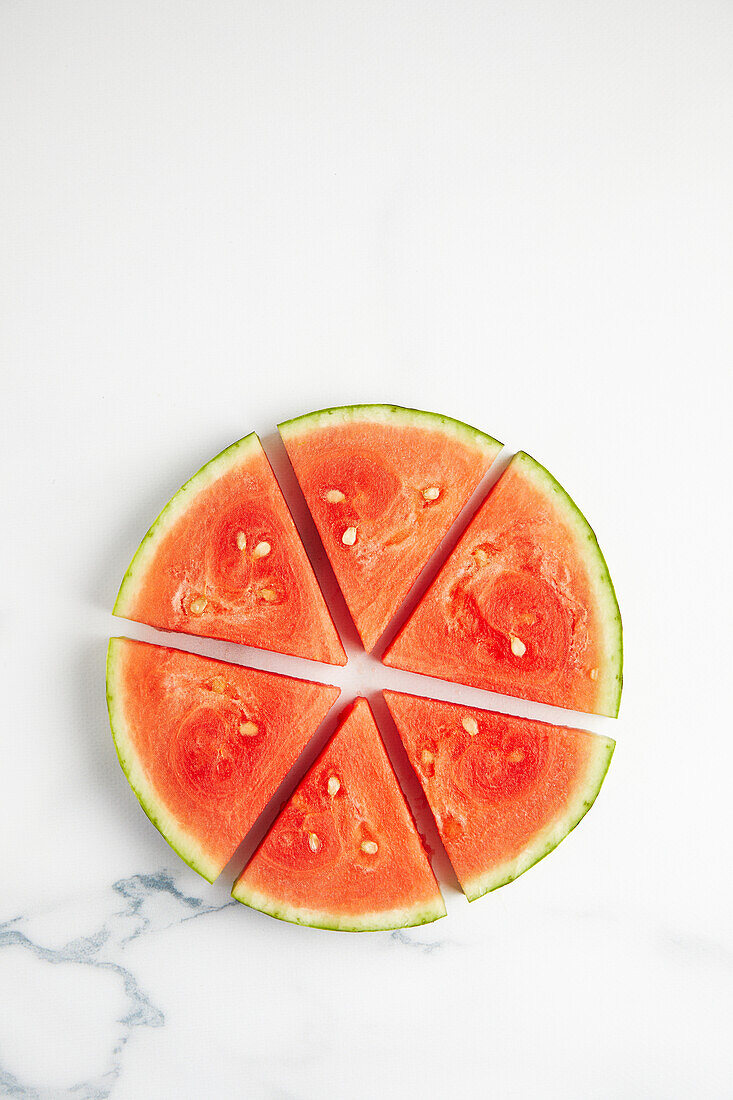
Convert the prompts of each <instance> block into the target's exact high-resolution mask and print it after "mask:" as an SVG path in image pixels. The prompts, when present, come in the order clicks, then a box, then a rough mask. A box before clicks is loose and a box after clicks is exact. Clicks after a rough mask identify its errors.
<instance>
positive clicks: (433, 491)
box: [422, 485, 440, 500]
mask: <svg viewBox="0 0 733 1100" xmlns="http://www.w3.org/2000/svg"><path fill="white" fill-rule="evenodd" d="M422 495H423V497H424V498H425V500H437V499H438V497H439V496H440V489H439V488H438V486H437V485H431V486H430V488H429V489H423V491H422Z"/></svg>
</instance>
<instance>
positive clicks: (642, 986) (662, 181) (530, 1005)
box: [0, 0, 733, 1100]
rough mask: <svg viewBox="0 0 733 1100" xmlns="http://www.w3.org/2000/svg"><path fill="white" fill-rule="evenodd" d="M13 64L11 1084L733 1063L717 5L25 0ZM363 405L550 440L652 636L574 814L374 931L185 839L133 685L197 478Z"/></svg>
mask: <svg viewBox="0 0 733 1100" xmlns="http://www.w3.org/2000/svg"><path fill="white" fill-rule="evenodd" d="M0 82H1V83H2V87H1V88H0V147H1V148H2V149H3V160H4V164H5V171H4V173H3V182H2V190H1V192H0V196H1V197H0V233H1V234H2V240H3V248H2V251H1V253H0V284H1V285H2V293H1V294H0V309H1V310H2V311H3V317H2V320H1V323H0V333H1V334H2V335H1V336H0V340H1V341H2V353H1V354H2V361H3V365H4V367H6V371H5V375H4V378H3V393H4V402H3V411H4V417H3V426H2V431H1V432H0V469H1V470H2V477H3V500H4V503H3V515H4V517H5V521H6V522H5V524H4V525H3V534H2V538H0V565H2V575H3V577H4V583H3V585H2V586H1V588H0V645H1V647H2V649H1V651H0V682H1V683H2V689H3V696H2V697H3V720H2V776H3V789H2V798H0V836H2V838H3V843H2V845H1V846H0V1093H1V1094H2V1095H8V1096H14V1097H27V1098H29V1100H92V1098H101V1097H107V1096H113V1097H114V1100H147V1098H154V1100H159V1098H160V1100H168V1098H170V1100H188V1098H191V1100H199V1098H204V1097H205V1098H209V1097H217V1098H218V1097H230V1096H232V1097H239V1096H242V1097H247V1098H248V1100H250V1098H252V1100H286V1098H287V1100H321V1098H323V1097H329V1098H330V1097H334V1098H336V1100H341V1098H343V1097H349V1098H355V1100H362V1098H363V1100H374V1098H379V1100H382V1098H395V1100H396V1098H399V1100H404V1098H411V1097H413V1096H420V1097H428V1098H432V1097H435V1098H436V1100H437V1098H438V1097H445V1096H454V1095H463V1096H469V1097H484V1096H487V1095H488V1096H495V1097H501V1098H505V1097H506V1098H522V1100H524V1098H527V1100H534V1098H535V1097H538V1096H542V1097H548V1098H555V1097H557V1098H560V1097H562V1098H563V1100H592V1098H603V1100H615V1098H618V1097H621V1098H627V1097H628V1098H636V1097H643V1098H647V1097H652V1098H659V1100H669V1098H672V1100H676V1098H680V1100H687V1098H690V1097H696V1098H697V1097H703V1098H718V1097H721V1098H722V1097H728V1096H731V1095H733V1066H732V1065H731V1052H730V1048H731V1044H730V1034H731V1023H733V1020H732V1010H733V937H732V935H731V924H732V918H733V890H732V887H731V871H730V868H731V864H732V862H733V860H732V856H733V852H732V850H731V839H730V837H731V828H730V819H731V811H730V805H731V798H730V775H731V771H732V770H733V749H732V747H731V746H732V742H731V737H730V727H731V722H730V711H729V695H730V692H729V684H730V670H731V667H733V641H732V638H733V634H732V632H731V628H730V610H731V606H732V600H731V596H732V595H733V593H732V591H731V588H732V585H731V570H730V566H729V559H730V547H731V542H732V541H733V540H732V539H731V535H732V534H733V530H732V526H731V514H730V512H731V510H730V472H729V471H730V459H731V454H730V423H731V413H733V408H732V401H731V379H730V355H729V349H730V337H731V319H730V308H729V303H730V291H731V284H732V279H731V255H733V224H732V221H731V214H730V195H731V193H733V157H732V155H731V149H732V148H733V144H732V142H731V138H732V137H733V125H732V115H733V106H732V105H733V12H732V10H731V7H730V5H729V4H725V3H722V2H712V0H695V2H694V3H682V2H681V3H674V4H669V3H661V2H659V3H651V2H649V0H635V2H634V3H621V4H616V5H612V6H611V7H609V6H608V5H607V4H601V3H600V2H595V0H592V2H590V3H581V2H580V0H578V2H573V0H571V2H568V0H563V2H562V3H561V2H560V0H557V2H553V0H550V2H547V3H540V2H539V0H529V2H527V3H523V4H521V5H520V4H514V5H513V4H501V5H499V4H495V3H469V2H464V0H458V2H455V3H451V4H443V3H437V2H435V0H425V2H424V3H421V4H416V3H415V4H413V3H404V4H403V3H398V4H392V3H389V4H388V3H386V2H382V0H376V2H375V0H371V2H369V3H353V4H352V3H346V4H343V3H326V2H322V0H317V2H314V3H309V4H292V3H283V2H280V0H275V2H274V3H260V2H256V3H246V4H240V3H235V2H234V0H231V2H224V0H209V2H208V3H203V2H202V0H193V2H192V3H189V4H186V5H183V6H181V5H176V4H173V3H170V2H164V0H132V2H130V0H125V2H124V3H123V2H122V0H111V2H108V3H104V4H99V3H92V2H91V0H72V2H70V3H67V4H63V5H60V4H52V3H50V2H48V3H42V2H39V0H26V2H24V3H22V4H21V3H12V2H8V3H6V4H4V5H3V6H2V7H1V8H0ZM8 368H9V369H8ZM356 400H388V401H395V402H398V403H403V404H413V405H417V406H420V407H425V408H433V409H437V410H441V411H445V412H447V413H450V414H452V415H454V416H458V417H461V418H464V419H468V420H470V421H473V422H475V423H477V424H479V425H480V426H481V427H484V428H486V429H487V430H488V431H490V432H492V433H494V434H495V435H497V436H499V437H500V438H502V439H505V440H506V441H507V443H508V446H509V447H510V448H511V449H515V448H517V447H520V446H521V447H525V448H526V449H527V450H529V451H530V452H531V453H533V454H535V455H536V456H537V457H538V458H539V459H540V460H541V461H543V462H545V463H546V464H547V466H548V467H549V468H550V469H551V470H552V471H553V472H554V473H555V474H556V475H557V476H558V478H559V479H560V480H561V481H562V482H563V483H564V484H565V485H566V486H567V487H568V489H569V490H570V492H571V493H572V494H573V495H574V496H575V498H576V499H577V501H578V503H579V504H580V506H581V507H582V508H583V509H584V510H585V511H586V512H587V514H588V516H589V519H590V520H591V522H592V523H593V524H594V526H595V527H596V529H597V532H598V535H599V538H600V541H601V544H602V546H603V547H604V549H605V551H606V553H607V557H608V560H609V564H610V566H611V570H612V573H613V576H614V580H615V582H616V585H617V588H618V593H619V598H620V602H621V607H622V611H623V614H624V621H625V639H626V655H627V656H626V688H625V693H624V700H623V704H622V711H621V718H620V719H619V721H618V722H617V723H612V722H610V721H609V722H605V723H603V722H600V721H593V720H589V721H588V723H587V724H588V725H589V726H590V727H591V728H593V729H598V730H601V729H602V730H603V731H604V732H605V731H609V730H610V731H611V732H612V733H613V735H615V736H616V738H617V741H618V748H617V751H616V755H615V758H614V761H613V765H612V768H611V771H610V773H609V776H608V779H607V782H606V784H605V786H604V789H603V791H602V793H601V796H600V798H599V800H598V802H597V804H596V806H595V807H594V808H593V810H592V812H591V813H590V814H589V815H588V817H587V818H586V819H585V821H584V822H583V823H582V825H581V826H580V827H579V828H578V829H577V830H576V831H575V832H574V833H573V835H572V836H571V837H570V838H568V840H567V841H566V842H564V843H563V844H562V845H561V846H560V847H559V849H558V850H557V851H556V852H554V853H553V854H552V855H551V856H550V857H548V859H546V860H544V861H543V862H542V863H541V864H539V865H538V866H537V867H536V868H534V869H533V870H532V871H530V872H529V873H528V874H526V875H525V876H523V877H522V878H521V879H520V880H519V881H518V882H516V883H514V884H513V885H511V886H509V887H507V888H505V889H502V890H500V891H498V892H497V893H496V894H494V895H491V896H489V897H487V898H484V899H482V900H480V901H478V902H476V903H474V904H473V905H471V906H469V905H468V904H467V903H466V902H465V901H464V900H463V898H462V897H461V895H460V894H459V893H458V892H457V890H456V888H455V884H454V882H453V881H452V879H451V875H450V870H449V868H448V867H447V865H446V864H445V861H444V860H443V859H441V858H440V856H437V858H436V867H437V870H438V873H439V875H440V877H441V880H442V882H443V883H444V888H445V892H446V900H447V904H448V910H449V913H448V916H447V918H446V919H444V920H442V921H440V922H437V923H436V924H434V925H431V926H428V927H426V928H423V929H417V930H414V931H405V932H399V933H395V934H389V933H380V934H365V935H360V936H349V935H344V934H336V933H325V932H318V931H314V930H309V929H302V928H297V927H293V926H289V925H285V924H282V923H279V922H276V921H273V920H270V919H268V918H266V917H264V916H262V915H260V914H258V913H255V912H252V911H249V910H247V909H246V908H245V907H243V906H239V905H236V904H233V903H231V902H230V899H229V894H228V884H227V883H224V882H222V883H218V884H216V885H215V886H213V887H209V886H207V885H206V884H205V883H204V882H203V881H202V880H200V879H198V878H197V876H196V875H194V874H193V873H192V872H190V871H189V870H188V869H187V868H186V867H185V866H184V865H183V864H181V862H180V861H179V860H178V859H177V857H176V856H175V855H174V853H173V852H172V851H171V850H170V849H169V848H168V847H167V846H166V844H165V842H164V841H163V840H162V838H161V837H160V836H159V835H158V833H157V832H156V831H155V830H154V829H153V827H152V826H151V825H150V824H149V822H148V821H147V819H146V818H145V817H144V815H143V814H142V812H141V811H140V809H139V807H138V805H137V803H136V801H135V799H134V797H133V796H132V794H131V792H130V791H129V788H128V787H127V785H126V782H125V779H124V776H123V775H122V773H121V771H120V769H119V767H118V765H117V761H116V758H115V754H114V749H113V746H112V742H111V738H110V735H109V729H108V724H107V717H106V710H105V699H104V682H103V681H104V651H105V644H106V639H107V637H108V636H109V634H110V633H113V632H120V631H121V630H124V629H125V625H124V624H122V623H120V622H119V621H115V620H114V619H113V618H112V616H111V615H110V613H109V610H108V609H109V608H110V607H111V604H112V602H113V600H114V596H115V592H116V587H117V584H118V581H119V579H120V577H121V575H122V573H123V572H124V569H125V567H126V565H127V563H128V561H129V558H130V555H131V553H132V551H133V550H134V548H135V546H136V545H137V542H138V540H139V538H140V536H141V535H142V534H143V532H144V530H145V529H146V527H147V525H148V523H149V521H150V519H151V518H152V517H153V516H154V514H155V513H156V511H157V509H158V508H159V507H160V506H161V504H162V503H163V502H164V501H165V500H166V499H167V498H168V496H169V495H170V494H171V493H172V492H173V491H174V490H175V489H176V488H177V487H178V486H179V485H180V484H181V482H182V481H183V480H184V479H185V477H186V476H188V475H189V474H190V473H191V472H192V471H193V470H195V469H196V468H197V467H198V466H199V465H200V464H201V463H202V462H204V461H205V460H206V459H207V458H209V457H210V456H211V455H213V454H214V453H216V452H217V451H218V450H220V449H221V448H222V447H223V446H225V445H226V444H228V443H229V442H231V441H232V440H234V439H235V438H238V437H239V436H241V435H243V434H244V433H245V432H247V431H249V430H251V429H252V428H255V429H257V430H258V431H260V432H261V433H262V434H263V436H264V437H265V442H266V445H267V447H268V449H269V451H270V453H271V454H272V456H273V461H274V462H275V465H276V467H277V469H278V472H279V473H280V474H281V476H282V477H283V480H284V483H285V487H286V489H287V490H288V492H289V493H292V489H293V487H292V483H291V482H290V481H289V479H288V476H287V468H286V466H285V465H284V463H283V461H282V458H283V456H282V452H281V450H280V449H279V447H278V444H277V440H276V439H275V437H274V436H273V434H272V433H273V426H274V424H275V423H276V421H277V420H278V419H283V418H285V417H288V416H293V415H296V414H298V413H300V412H303V411H306V410H308V409H311V408H318V407H322V406H326V405H332V404H341V403H347V402H351V401H356ZM293 501H294V505H295V511H296V516H297V518H298V520H299V522H300V524H301V525H302V527H303V529H304V531H305V532H306V534H308V532H309V530H310V528H309V521H308V519H307V517H306V516H305V515H304V512H303V509H302V507H301V505H300V503H299V501H298V498H297V496H293ZM316 567H317V569H318V571H319V573H321V574H322V575H323V577H324V582H325V583H326V586H327V588H328V587H329V582H328V575H327V571H325V569H324V563H323V560H322V557H318V556H317V558H316ZM329 591H330V594H331V598H332V599H333V600H334V605H335V611H336V615H337V618H338V621H339V623H340V624H341V625H343V624H344V622H345V619H344V614H343V606H342V605H341V604H339V602H338V598H337V597H336V596H335V595H334V593H333V591H332V590H330V589H329ZM129 633H132V634H134V635H135V636H138V637H152V632H146V631H145V629H144V628H132V627H131V628H130V630H129ZM346 640H347V643H348V645H349V648H350V652H351V653H352V657H353V659H352V661H351V662H350V665H349V666H348V668H347V669H346V670H343V671H340V670H329V669H325V668H322V667H319V668H318V671H316V668H315V666H314V667H313V668H312V669H308V671H310V672H312V673H313V674H314V675H318V673H320V675H321V677H322V678H323V679H329V680H333V681H334V682H338V683H342V684H343V686H344V689H345V693H353V692H355V691H373V690H374V689H375V688H376V686H378V684H379V683H381V682H383V683H385V684H386V683H387V682H389V683H392V684H395V686H397V681H396V680H395V677H399V676H400V675H401V674H399V673H395V672H394V670H382V669H380V668H379V667H378V666H376V665H375V664H374V662H371V661H369V660H368V659H366V658H365V657H364V656H363V655H361V656H359V655H358V654H355V651H354V647H353V632H352V634H351V636H349V632H348V629H347V638H346ZM182 644H188V645H191V646H192V647H193V643H191V642H189V643H185V642H184V643H182ZM196 648H199V649H200V650H201V651H202V652H211V653H220V654H222V655H226V656H229V657H233V658H234V659H237V660H243V661H245V662H247V661H251V662H252V663H265V662H266V661H267V662H269V663H270V667H275V668H278V667H282V668H284V667H285V666H286V665H288V662H287V661H281V659H279V658H272V659H271V658H265V657H264V656H263V655H262V654H256V653H254V652H252V651H250V652H247V651H243V650H240V649H237V648H236V647H227V646H216V645H214V644H213V643H212V644H207V643H203V642H202V643H198V644H197V646H196ZM288 667H291V668H292V667H293V665H292V664H291V665H289V666H288ZM305 667H306V666H303V665H298V670H299V671H300V672H301V673H302V671H303V669H304V668H305ZM454 697H456V698H461V697H462V696H461V692H460V690H459V689H456V692H455V694H454ZM487 701H488V702H491V700H490V699H489V700H487ZM507 707H508V708H509V707H510V704H507ZM530 710H531V708H530ZM533 713H540V711H539V710H535V711H533ZM398 764H399V760H398ZM410 793H411V794H412V795H413V796H414V795H415V790H414V786H413V788H412V789H411V791H410ZM416 811H417V814H418V818H419V820H420V822H421V824H422V825H423V826H424V827H426V829H427V832H428V839H429V840H430V839H431V830H430V827H429V823H428V822H427V818H426V817H425V814H424V807H421V805H420V803H419V802H418V803H416ZM433 839H434V837H433ZM241 855H242V853H240V857H241ZM228 871H229V872H231V873H233V871H234V867H233V866H230V868H229V869H228ZM225 877H226V876H225ZM229 878H230V879H231V874H230V875H229Z"/></svg>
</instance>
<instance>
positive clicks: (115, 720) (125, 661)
mask: <svg viewBox="0 0 733 1100" xmlns="http://www.w3.org/2000/svg"><path fill="white" fill-rule="evenodd" d="M338 696H339V689H338V688H336V687H331V686H329V685H327V684H313V683H310V682H309V681H308V680H294V679H291V678H290V677H289V676H277V675H275V674H274V673H271V672H259V671H256V670H255V669H251V668H243V667H241V666H240V665H230V664H226V663H225V662H223V661H212V660H210V659H209V658H208V657H199V656H198V655H196V654H194V653H183V652H181V650H178V649H169V648H168V647H167V646H157V645H148V644H147V643H145V642H133V641H130V639H128V638H112V639H111V641H110V643H109V651H108V657H107V703H108V706H109V716H110V723H111V725H112V734H113V737H114V739H115V745H116V747H117V755H118V756H119V758H120V764H121V765H122V768H123V771H124V772H125V775H126V776H127V778H128V781H129V783H130V785H131V787H132V788H133V790H134V791H135V794H136V795H137V797H138V799H139V800H140V804H141V805H142V808H143V809H144V810H145V813H146V814H147V815H148V817H149V818H150V820H151V821H152V822H153V824H154V825H155V826H156V827H157V828H158V829H159V830H160V832H161V833H162V834H163V836H164V837H165V839H166V840H167V841H168V843H169V844H170V845H171V847H173V848H175V850H176V851H177V852H178V854H179V855H180V856H181V857H182V858H183V859H184V860H185V861H186V863H188V864H189V865H190V866H191V867H193V869H194V870H195V871H198V872H199V874H201V875H203V877H204V878H205V879H208V881H209V882H213V881H214V879H215V878H216V876H217V875H218V874H219V872H220V871H221V870H222V868H223V867H224V865H225V864H226V863H227V861H228V860H229V859H230V858H231V856H232V854H233V852H234V851H235V849H236V847H237V845H238V844H239V842H240V841H241V840H242V838H243V837H244V835H245V834H246V833H247V832H248V830H249V829H250V828H251V827H252V825H253V824H254V822H255V819H256V818H257V817H258V815H259V814H260V813H261V812H262V810H263V809H264V807H265V806H266V804H267V803H268V801H269V800H270V799H271V798H272V796H273V794H274V793H275V791H276V789H277V787H278V786H279V784H280V783H281V782H282V780H283V779H284V777H285V775H286V774H287V772H288V771H289V769H290V767H291V766H292V765H293V763H294V762H295V760H296V758H297V757H298V755H299V754H300V752H301V751H302V749H303V748H304V747H305V745H306V743H307V742H308V741H309V740H310V738H311V736H312V735H313V733H314V732H315V730H316V729H317V727H318V726H319V725H320V723H321V721H322V720H323V718H324V716H325V715H326V713H327V711H328V710H329V708H330V707H331V706H332V704H333V703H334V702H335V700H336V699H337V698H338Z"/></svg>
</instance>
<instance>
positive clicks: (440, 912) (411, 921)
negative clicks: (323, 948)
mask: <svg viewBox="0 0 733 1100" xmlns="http://www.w3.org/2000/svg"><path fill="white" fill-rule="evenodd" d="M232 897H233V898H234V899H235V900H236V901H240V902H242V904H243V905H248V906H249V908H250V909H257V910H258V911H259V912H260V913H264V914H265V915H266V916H268V917H275V918H276V920H281V921H286V922H287V923H288V924H300V925H303V926H305V927H308V928H323V929H324V930H326V931H329V932H386V931H389V930H396V929H399V928H416V927H418V926H419V925H421V924H432V922H433V921H436V920H440V918H441V917H444V916H445V915H446V909H445V903H444V902H443V899H442V897H441V896H440V895H438V897H437V898H436V899H435V901H434V902H433V903H432V904H431V903H427V904H426V903H425V902H422V903H421V904H420V905H416V906H415V907H414V908H412V909H388V910H384V911H383V912H376V913H344V914H339V913H329V912H326V911H325V910H321V909H303V908H296V907H293V906H290V905H287V904H285V903H284V902H281V901H278V900H277V899H276V898H273V897H271V896H270V895H268V894H264V893H262V892H261V891H260V890H252V889H250V888H248V887H247V886H245V885H244V883H235V884H234V889H233V890H232Z"/></svg>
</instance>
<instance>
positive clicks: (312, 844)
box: [308, 833, 321, 852]
mask: <svg viewBox="0 0 733 1100" xmlns="http://www.w3.org/2000/svg"><path fill="white" fill-rule="evenodd" d="M320 846H321V842H320V840H319V839H318V836H317V835H316V833H308V847H309V848H310V850H311V852H317V851H318V849H319V848H320Z"/></svg>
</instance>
